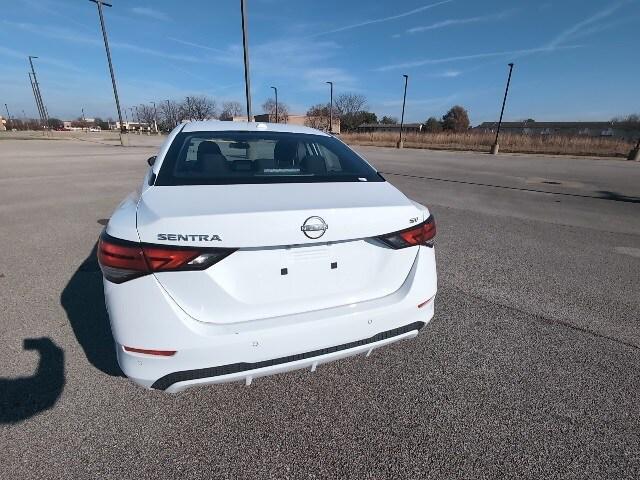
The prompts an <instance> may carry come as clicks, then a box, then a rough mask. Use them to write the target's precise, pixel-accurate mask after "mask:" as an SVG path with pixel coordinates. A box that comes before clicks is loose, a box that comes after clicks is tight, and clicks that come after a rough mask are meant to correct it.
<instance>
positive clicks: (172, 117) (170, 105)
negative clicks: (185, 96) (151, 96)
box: [158, 100, 181, 131]
mask: <svg viewBox="0 0 640 480" xmlns="http://www.w3.org/2000/svg"><path fill="white" fill-rule="evenodd" d="M158 110H159V117H160V124H161V125H162V129H163V130H167V131H170V130H173V128H174V127H175V126H176V125H178V123H180V120H181V118H180V105H179V104H178V102H175V101H173V100H169V101H165V102H161V103H160V105H159V108H158Z"/></svg>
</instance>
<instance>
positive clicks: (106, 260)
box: [98, 232, 236, 283]
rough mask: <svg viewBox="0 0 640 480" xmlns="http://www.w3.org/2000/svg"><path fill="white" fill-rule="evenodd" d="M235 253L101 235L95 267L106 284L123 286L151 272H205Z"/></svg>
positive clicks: (223, 249) (226, 250) (104, 233)
mask: <svg viewBox="0 0 640 480" xmlns="http://www.w3.org/2000/svg"><path fill="white" fill-rule="evenodd" d="M235 250H236V249H233V248H200V247H181V246H172V245H151V244H147V243H138V242H131V241H128V240H121V239H118V238H114V237H112V236H110V235H108V234H107V233H106V232H103V233H102V235H101V236H100V241H99V242H98V263H99V264H100V269H101V270H102V274H103V275H104V277H105V278H106V279H107V280H109V281H110V282H113V283H123V282H126V281H127V280H132V279H134V278H137V277H141V276H143V275H149V274H150V273H154V272H174V271H184V270H206V269H207V268H209V267H210V266H212V265H214V264H215V263H217V262H219V261H220V260H222V259H223V258H225V257H227V256H229V255H231V254H232V253H233V252H235Z"/></svg>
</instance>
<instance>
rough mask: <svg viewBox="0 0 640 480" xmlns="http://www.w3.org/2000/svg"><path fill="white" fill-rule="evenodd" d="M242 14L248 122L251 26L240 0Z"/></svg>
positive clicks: (249, 115) (243, 2) (249, 120)
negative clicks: (249, 30)
mask: <svg viewBox="0 0 640 480" xmlns="http://www.w3.org/2000/svg"><path fill="white" fill-rule="evenodd" d="M240 13H241V14H242V46H243V49H244V89H245V92H246V96H247V122H251V121H252V117H251V78H250V75H249V32H248V31H247V30H248V29H249V25H248V24H247V3H246V0H240Z"/></svg>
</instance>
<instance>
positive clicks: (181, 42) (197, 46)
mask: <svg viewBox="0 0 640 480" xmlns="http://www.w3.org/2000/svg"><path fill="white" fill-rule="evenodd" d="M167 39H169V40H171V41H172V42H176V43H179V44H181V45H186V46H187V47H193V48H200V49H202V50H208V51H210V52H215V53H227V52H225V51H224V50H221V49H219V48H213V47H209V46H207V45H202V44H200V43H195V42H189V41H187V40H182V39H180V38H175V37H167Z"/></svg>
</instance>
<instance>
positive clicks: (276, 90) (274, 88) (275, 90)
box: [271, 87, 278, 123]
mask: <svg viewBox="0 0 640 480" xmlns="http://www.w3.org/2000/svg"><path fill="white" fill-rule="evenodd" d="M271 88H273V91H274V92H276V123H278V89H277V88H276V87H271Z"/></svg>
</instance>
